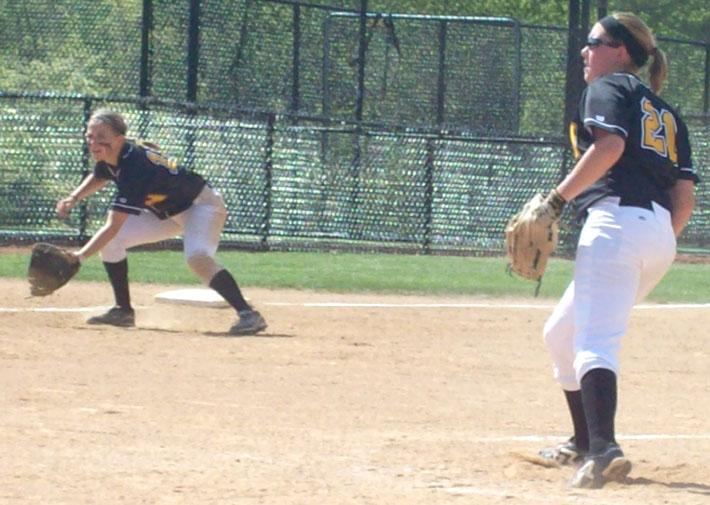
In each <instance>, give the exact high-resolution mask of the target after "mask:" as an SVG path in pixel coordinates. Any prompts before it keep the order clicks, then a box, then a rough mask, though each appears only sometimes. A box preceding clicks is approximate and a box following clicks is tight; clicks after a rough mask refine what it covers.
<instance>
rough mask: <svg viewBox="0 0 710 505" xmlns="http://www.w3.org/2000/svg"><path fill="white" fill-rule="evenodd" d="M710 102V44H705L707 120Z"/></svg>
mask: <svg viewBox="0 0 710 505" xmlns="http://www.w3.org/2000/svg"><path fill="white" fill-rule="evenodd" d="M709 102H710V44H705V96H704V97H703V114H704V115H705V118H706V120H707V117H708V104H709Z"/></svg>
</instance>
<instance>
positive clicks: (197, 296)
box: [155, 288, 229, 308]
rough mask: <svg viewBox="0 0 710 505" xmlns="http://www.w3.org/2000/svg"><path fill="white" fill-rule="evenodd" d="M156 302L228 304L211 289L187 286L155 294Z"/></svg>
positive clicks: (204, 305) (196, 304)
mask: <svg viewBox="0 0 710 505" xmlns="http://www.w3.org/2000/svg"><path fill="white" fill-rule="evenodd" d="M155 301H156V302H158V303H169V304H173V305H194V306H201V307H215V308H221V307H229V304H228V303H227V302H226V301H225V299H224V298H222V297H221V296H220V295H219V293H217V292H216V291H215V290H213V289H203V288H188V289H174V290H172V291H163V292H162V293H158V294H157V295H155Z"/></svg>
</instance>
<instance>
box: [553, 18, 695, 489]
mask: <svg viewBox="0 0 710 505" xmlns="http://www.w3.org/2000/svg"><path fill="white" fill-rule="evenodd" d="M581 54H582V58H583V59H584V78H585V81H586V83H587V85H588V86H587V88H586V89H585V91H584V93H583V95H582V97H581V100H580V104H579V107H578V110H577V114H576V117H575V119H574V121H573V122H572V123H571V126H570V139H571V142H572V148H573V150H574V154H575V156H576V158H577V161H576V165H575V166H574V168H573V169H572V171H571V172H570V173H569V174H568V175H567V177H566V178H565V179H564V180H563V181H562V182H561V183H560V184H559V185H558V186H557V188H555V190H554V191H555V192H556V193H557V195H558V196H559V197H561V198H562V199H564V201H572V200H574V203H575V206H576V207H577V210H578V212H579V217H580V218H581V219H582V220H583V221H584V226H583V228H582V231H581V234H580V238H579V243H578V245H577V253H576V258H575V267H574V279H573V281H572V282H571V284H570V285H569V287H568V288H567V290H566V291H565V293H564V295H563V296H562V299H561V300H560V302H559V303H558V305H557V306H556V308H555V309H554V311H553V313H552V315H551V316H550V318H549V319H548V321H547V323H546V324H545V328H544V337H545V342H546V344H547V347H548V349H549V351H550V354H551V356H552V359H553V362H554V375H555V378H556V379H557V381H558V383H559V384H560V386H561V387H562V389H563V390H564V393H565V397H566V399H567V404H568V406H569V410H570V413H571V416H572V423H573V428H574V436H573V437H572V438H571V439H570V440H569V441H567V442H566V443H564V444H561V445H559V446H557V447H553V448H550V449H545V450H543V451H541V455H542V456H543V457H548V458H555V459H557V460H558V461H559V462H562V463H579V464H580V466H579V467H578V468H577V470H576V471H575V474H574V476H573V478H572V480H571V483H570V484H571V486H573V487H581V488H595V487H601V486H603V484H604V483H605V482H606V481H609V480H623V479H624V478H625V477H626V476H627V475H628V473H629V472H630V471H631V463H630V462H629V460H628V459H627V458H626V457H625V456H624V453H623V452H622V451H621V449H620V447H619V445H618V444H617V442H616V440H615V431H614V418H615V414H616V397H617V382H616V381H617V376H618V374H619V361H618V357H619V356H618V355H619V347H620V342H621V338H622V336H623V335H624V333H625V332H626V329H627V326H628V321H629V316H630V313H631V309H632V307H633V305H634V304H635V303H636V302H638V301H640V300H641V299H643V298H644V297H645V296H646V295H647V294H648V293H649V292H650V291H651V290H652V289H653V287H654V286H655V285H656V284H657V283H658V282H659V281H660V280H661V278H662V277H663V276H664V275H665V273H666V272H667V271H668V268H669V267H670V265H671V263H672V262H673V259H674V257H675V250H676V237H677V236H678V235H680V233H681V232H682V230H683V228H684V226H685V225H686V223H687V222H688V220H689V218H690V215H691V212H692V210H693V207H694V204H695V199H694V188H695V184H696V183H697V182H698V177H697V175H696V173H695V171H694V169H693V164H692V160H691V152H690V145H689V140H688V131H687V129H686V127H685V124H684V123H683V121H682V120H681V119H680V117H679V116H678V114H677V113H676V112H675V111H674V110H673V108H672V107H670V106H669V105H668V104H667V103H666V102H664V101H663V100H662V99H661V98H659V96H658V93H659V91H660V89H661V86H662V84H663V81H664V79H665V76H666V69H667V64H666V60H665V56H664V54H663V52H662V51H661V50H660V49H658V48H657V47H656V40H655V37H654V36H653V34H652V33H651V31H650V30H649V28H648V27H647V26H646V25H645V24H644V23H643V22H642V21H641V20H640V19H639V18H638V17H636V16H635V15H633V14H629V13H615V14H613V15H612V16H607V17H605V18H603V19H601V20H600V21H599V22H597V23H596V24H595V25H594V26H593V28H592V30H591V31H590V33H589V38H588V39H587V44H586V45H585V47H584V48H583V50H582V53H581ZM649 58H650V59H652V64H651V65H650V72H649V73H650V83H651V87H650V88H649V87H647V86H646V85H645V84H643V83H642V82H641V81H640V80H639V78H638V75H637V74H638V72H639V70H640V69H641V68H642V67H644V66H645V65H646V63H647V61H648V60H649Z"/></svg>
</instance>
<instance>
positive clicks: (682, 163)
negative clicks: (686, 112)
mask: <svg viewBox="0 0 710 505" xmlns="http://www.w3.org/2000/svg"><path fill="white" fill-rule="evenodd" d="M677 122H678V138H677V141H676V142H677V146H678V174H677V177H678V179H685V180H689V181H693V182H694V183H695V184H697V183H699V182H700V177H698V174H697V172H696V171H695V167H693V156H692V152H691V151H692V149H691V147H690V139H689V135H688V128H687V126H685V123H684V122H683V121H681V120H680V119H678V120H677Z"/></svg>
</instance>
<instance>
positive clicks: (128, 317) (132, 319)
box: [86, 307, 136, 328]
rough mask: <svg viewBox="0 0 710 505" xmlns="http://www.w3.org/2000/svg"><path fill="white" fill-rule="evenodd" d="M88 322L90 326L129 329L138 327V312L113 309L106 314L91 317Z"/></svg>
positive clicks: (119, 308)
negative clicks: (100, 325) (104, 325)
mask: <svg viewBox="0 0 710 505" xmlns="http://www.w3.org/2000/svg"><path fill="white" fill-rule="evenodd" d="M86 322H87V323H88V324H108V325H110V326H120V327H121V328H129V327H131V326H135V325H136V312H135V311H134V310H133V309H124V308H123V307H113V308H111V309H109V311H108V312H106V313H105V314H101V315H100V316H94V317H90V318H89V319H87V320H86Z"/></svg>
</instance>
